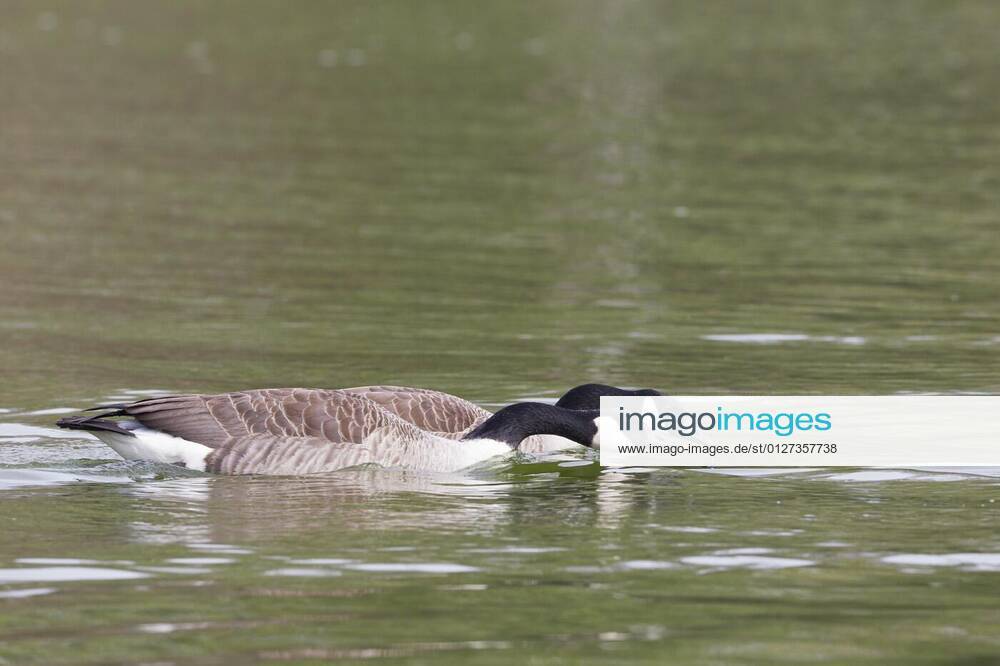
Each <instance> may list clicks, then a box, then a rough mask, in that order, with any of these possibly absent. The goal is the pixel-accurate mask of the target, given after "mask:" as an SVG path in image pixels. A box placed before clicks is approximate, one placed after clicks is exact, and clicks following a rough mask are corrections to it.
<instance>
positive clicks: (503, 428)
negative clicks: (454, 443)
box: [462, 402, 601, 449]
mask: <svg viewBox="0 0 1000 666" xmlns="http://www.w3.org/2000/svg"><path fill="white" fill-rule="evenodd" d="M600 416H601V413H600V410H596V409H567V408H565V407H559V406H557V405H546V404H544V403H541V402H518V403H514V404H513V405H508V406H507V407H504V408H503V409H501V410H500V411H498V412H497V413H495V414H494V415H493V416H491V417H490V418H489V419H487V420H486V421H484V422H483V423H482V424H480V425H479V427H477V428H475V429H474V430H472V431H471V432H470V433H469V434H467V435H466V436H465V437H463V438H462V439H463V440H473V439H487V440H492V441H495V442H502V443H504V444H506V445H508V446H509V447H510V448H512V449H516V448H517V447H518V446H519V445H520V444H521V442H522V441H523V440H524V439H525V438H526V437H531V436H532V435H557V436H559V437H565V438H566V439H569V440H572V441H574V442H576V443H577V444H582V445H584V446H589V447H592V448H593V447H597V446H600V436H599V433H598V430H599V428H598V422H599V419H600Z"/></svg>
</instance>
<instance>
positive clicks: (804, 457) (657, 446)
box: [598, 395, 1000, 467]
mask: <svg viewBox="0 0 1000 666" xmlns="http://www.w3.org/2000/svg"><path fill="white" fill-rule="evenodd" d="M598 421H599V428H600V430H599V438H600V440H601V464H602V465H607V466H615V467H618V466H633V465H642V466H666V467H925V466H938V467H964V466H985V467H993V466H1000V396H982V395H968V396H955V395H950V396H928V395H920V396H915V395H905V396H904V395H895V396H658V397H602V398H601V416H600V418H599V419H598Z"/></svg>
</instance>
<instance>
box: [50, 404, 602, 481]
mask: <svg viewBox="0 0 1000 666" xmlns="http://www.w3.org/2000/svg"><path fill="white" fill-rule="evenodd" d="M363 389H364V390H356V391H355V392H352V391H344V390H323V389H260V390H255V391H238V392H234V393H222V394H217V395H178V396H169V397H164V398H148V399H145V400H139V401H137V402H133V403H128V404H120V405H112V406H110V407H109V408H108V409H110V411H104V412H102V413H100V414H96V415H94V416H77V417H69V418H64V419H60V420H59V421H58V422H57V424H58V425H59V426H61V427H63V428H70V429H76V430H87V431H91V432H93V433H94V434H95V435H96V436H97V437H98V438H99V439H100V440H101V441H103V442H105V443H106V444H107V445H108V446H110V447H111V448H112V449H114V450H115V451H116V452H117V453H118V454H119V455H121V456H122V457H123V458H126V459H128V460H149V461H154V462H165V463H173V464H178V465H183V466H185V467H189V468H191V469H196V470H201V471H209V472H215V473H219V474H288V475H293V474H313V473H317V472H328V471H333V470H337V469H342V468H345V467H353V466H355V465H361V464H364V463H376V464H379V465H382V466H385V467H405V468H410V469H418V470H425V471H437V472H451V471H455V470H459V469H463V468H465V467H469V466H471V465H473V464H475V463H477V462H480V461H483V460H486V459H488V458H492V457H494V456H498V455H502V454H506V453H509V452H510V451H511V450H513V449H516V448H517V447H518V446H519V445H520V443H521V442H522V441H523V440H524V439H526V438H528V437H531V436H533V435H556V436H559V437H564V438H566V439H569V440H571V441H574V442H576V443H578V444H583V445H584V446H594V445H596V444H598V443H599V439H598V438H597V435H598V433H597V420H596V419H597V417H598V416H599V412H598V411H596V410H574V409H568V408H565V407H557V406H555V405H546V404H542V403H516V404H514V405H510V406H508V407H504V408H503V409H501V410H500V411H498V412H497V413H496V414H493V415H492V416H490V417H488V418H487V419H485V420H484V421H482V422H480V423H479V424H478V425H476V426H475V427H474V428H473V429H472V430H471V432H468V433H467V434H465V435H464V436H463V437H462V438H461V439H458V438H452V437H448V436H445V435H443V434H440V433H438V432H431V431H428V430H425V429H423V428H420V427H418V426H416V425H414V424H413V423H411V422H409V421H406V420H404V419H403V418H401V417H400V416H398V415H397V414H395V413H393V412H391V411H389V410H387V409H385V408H383V407H382V406H380V405H379V404H378V403H377V402H376V401H374V400H372V399H369V398H367V397H365V393H366V392H369V391H368V389H369V387H363ZM375 392H378V391H375ZM97 409H101V408H97ZM115 417H130V418H129V419H128V420H124V421H114V420H111V419H112V418H115ZM448 423H450V421H449V422H448ZM450 427H454V426H450Z"/></svg>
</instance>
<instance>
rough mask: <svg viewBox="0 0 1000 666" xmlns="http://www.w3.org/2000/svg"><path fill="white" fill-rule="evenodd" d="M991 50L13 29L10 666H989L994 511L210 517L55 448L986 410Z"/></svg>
mask: <svg viewBox="0 0 1000 666" xmlns="http://www.w3.org/2000/svg"><path fill="white" fill-rule="evenodd" d="M998 28H1000V6H997V5H996V4H995V3H990V2H985V1H984V2H949V3H945V2H921V1H917V0H907V1H897V2H890V1H880V2H820V1H814V2H790V1H789V2H709V3H703V2H642V1H625V0H621V1H610V0H609V1H607V2H590V1H575V0H574V1H570V0H565V1H562V2H559V1H548V2H542V3H490V4H486V3H468V2H459V1H457V0H456V1H454V2H419V3H417V2H403V1H397V2H390V1H385V2H377V3H376V2H336V3H321V2H300V3H295V4H294V5H288V6H286V5H285V4H284V3H269V2H256V1H255V2H246V1H241V2H235V1H233V2H213V3H210V4H209V3H199V2H171V3H155V2H143V3H138V2H126V1H121V2H112V1H104V2H98V1H93V2H45V3H41V2H22V1H13V2H5V3H4V4H3V6H2V7H0V238H2V243H0V368H2V370H0V379H2V381H0V664H3V663H9V664H18V665H20V664H41V665H46V666H48V665H59V664H136V665H138V664H178V665H180V664H212V665H214V664H248V663H289V664H294V663H302V664H315V663H327V662H333V661H337V662H346V663H350V662H375V663H396V662H403V661H406V662H416V663H428V664H430V663H434V664H438V663H468V662H469V661H470V660H475V661H476V662H482V663H498V664H507V663H517V662H524V663H532V664H533V663H540V664H544V663H555V662H569V663H607V662H619V661H622V660H626V659H632V660H635V661H645V662H648V663H663V662H665V661H672V662H676V663H713V664H749V663H766V664H772V663H805V662H808V663H843V664H856V663H872V664H882V663H907V664H909V663H961V664H969V665H971V664H980V663H982V664H985V663H992V662H994V661H996V660H998V659H1000V639H998V638H997V635H998V632H997V627H998V626H1000V611H998V606H997V603H996V599H997V596H998V594H1000V530H998V528H1000V514H998V512H1000V505H998V503H997V502H996V501H995V500H997V499H998V498H1000V489H998V486H997V477H1000V470H995V469H994V470H988V469H987V470H974V471H975V472H976V473H974V474H973V473H962V474H955V473H950V472H945V471H940V470H938V471H928V470H923V471H920V470H909V471H907V470H900V471H884V470H882V471H859V470H818V471H791V472H785V473H781V474H770V475H766V476H752V475H750V474H748V473H746V472H740V471H729V472H727V473H725V474H718V473H707V472H705V471H697V470H686V471H685V470H667V469H664V470H659V471H655V472H626V473H623V472H620V471H614V470H605V471H601V470H600V469H599V468H597V467H596V466H577V467H573V466H566V465H565V464H564V463H565V462H566V461H565V460H563V459H562V458H564V457H565V456H564V457H562V458H560V457H553V458H549V459H540V460H534V461H522V462H519V463H510V462H506V463H502V464H498V465H495V466H492V467H488V468H484V469H479V470H477V471H475V472H474V473H471V474H466V475H457V476H453V477H427V476H421V475H415V474H402V473H399V472H392V471H362V472H343V473H340V474H337V475H334V476H332V477H328V478H309V479H250V478H210V477H205V476H201V475H197V474H189V473H184V472H183V471H177V470H174V469H169V468H163V467H156V466H150V465H135V464H127V463H125V462H123V461H120V460H116V459H115V458H116V457H115V455H114V454H113V453H111V452H110V451H109V450H107V449H106V448H104V447H103V446H101V445H100V444H99V443H97V442H95V441H94V440H91V439H87V438H81V437H78V436H76V435H72V434H70V433H67V432H65V431H58V430H55V429H53V428H52V422H53V420H54V419H55V418H57V414H56V413H55V412H59V411H62V410H69V409H70V408H81V407H86V406H89V405H91V404H93V403H95V402H100V401H104V400H109V399H120V397H121V396H126V397H139V396H141V395H143V393H139V392H141V391H156V390H162V391H170V392H181V391H204V392H207V391H222V390H233V389H239V388H248V387H259V386H296V385H301V386H323V387H338V386H354V385H361V384H368V383H391V384H402V385H412V386H425V387H431V388H436V389H439V390H444V391H449V392H453V393H457V394H459V395H462V396H464V397H467V398H470V399H472V400H476V401H478V402H480V403H481V404H483V405H486V406H490V407H492V406H496V405H500V404H506V403H508V402H510V401H512V400H516V399H519V398H525V397H531V398H554V397H556V396H557V395H559V394H560V393H561V392H562V391H564V390H565V389H566V388H568V387H570V386H572V385H575V384H578V383H581V382H584V381H601V382H606V383H614V384H620V385H631V386H653V387H656V388H659V389H661V390H664V391H670V392H677V393H731V392H756V393H793V394H794V393H828V394H844V393H847V394H851V393H894V392H900V391H918V392H998V391H1000V261H998V260H997V256H998V255H1000V221H998V218H997V215H998V210H1000V206H998V204H1000V171H998V169H997V165H998V164H1000V88H998V87H997V86H996V63H997V62H998V59H1000V42H998V41H997V38H996V36H997V30H998ZM114 396H119V398H114ZM39 412H42V413H39ZM571 462H572V461H571ZM37 558H43V559H41V560H39V559H37ZM53 558H54V559H53ZM190 558H195V559H194V560H193V561H192V560H191V559H190ZM206 558H207V559H206ZM175 559H179V560H180V561H179V562H172V561H171V560H175Z"/></svg>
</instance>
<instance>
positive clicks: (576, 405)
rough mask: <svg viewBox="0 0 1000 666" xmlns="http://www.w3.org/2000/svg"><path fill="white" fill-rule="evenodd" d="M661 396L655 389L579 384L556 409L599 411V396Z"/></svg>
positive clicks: (564, 397) (559, 402)
mask: <svg viewBox="0 0 1000 666" xmlns="http://www.w3.org/2000/svg"><path fill="white" fill-rule="evenodd" d="M643 395H663V394H662V393H660V392H659V391H657V390H656V389H635V390H633V389H623V388H618V387H617V386H608V385H607V384H581V385H579V386H576V387H573V388H571V389H570V390H569V391H566V393H565V395H563V397H561V398H559V401H558V402H557V403H556V406H557V407H564V408H566V409H600V408H601V396H614V397H623V396H643Z"/></svg>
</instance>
